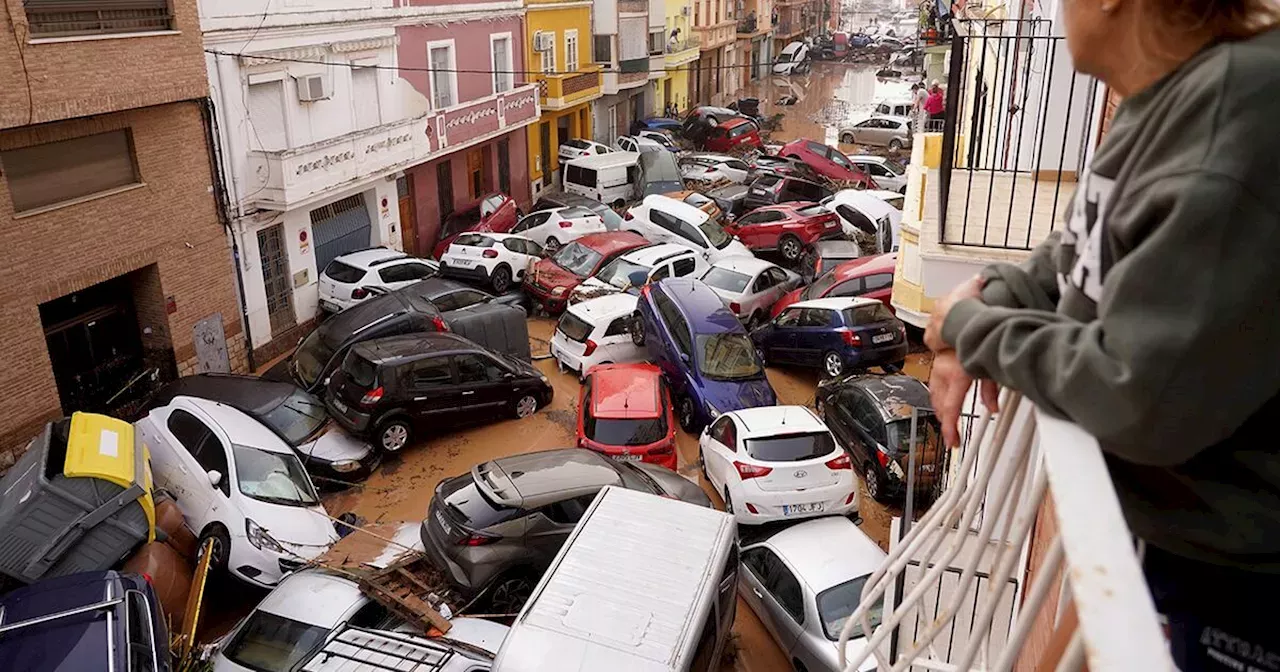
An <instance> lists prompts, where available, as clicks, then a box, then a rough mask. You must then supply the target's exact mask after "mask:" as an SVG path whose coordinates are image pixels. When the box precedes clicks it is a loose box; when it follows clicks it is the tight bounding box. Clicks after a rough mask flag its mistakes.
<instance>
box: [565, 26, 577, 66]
mask: <svg viewBox="0 0 1280 672" xmlns="http://www.w3.org/2000/svg"><path fill="white" fill-rule="evenodd" d="M564 69H565V72H577V71H578V31H577V29H574V30H566V31H564Z"/></svg>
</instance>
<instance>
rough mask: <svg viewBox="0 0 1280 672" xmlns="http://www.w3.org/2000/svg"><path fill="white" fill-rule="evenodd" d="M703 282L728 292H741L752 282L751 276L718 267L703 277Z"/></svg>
mask: <svg viewBox="0 0 1280 672" xmlns="http://www.w3.org/2000/svg"><path fill="white" fill-rule="evenodd" d="M702 281H703V282H705V283H707V284H708V285H711V286H712V287H715V288H716V289H723V290H725V291H726V292H741V291H743V290H744V289H746V288H747V283H749V282H751V276H749V275H744V274H742V273H738V272H737V271H731V270H729V269H727V268H720V267H719V266H716V267H714V268H712V269H711V270H709V271H707V274H706V275H704V276H702Z"/></svg>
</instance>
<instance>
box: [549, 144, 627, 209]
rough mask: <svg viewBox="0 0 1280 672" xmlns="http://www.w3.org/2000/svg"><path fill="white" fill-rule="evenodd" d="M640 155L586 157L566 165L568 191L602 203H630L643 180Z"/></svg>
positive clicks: (610, 153) (609, 154)
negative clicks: (628, 200) (641, 178)
mask: <svg viewBox="0 0 1280 672" xmlns="http://www.w3.org/2000/svg"><path fill="white" fill-rule="evenodd" d="M639 161H640V155H639V154H637V153H635V152H609V153H608V154H600V155H595V156H584V157H582V158H580V159H574V160H572V161H569V162H567V163H565V164H564V190H565V191H567V192H569V193H571V194H578V195H580V196H586V197H587V198H594V199H596V200H597V201H600V202H601V203H608V204H610V205H614V204H616V203H618V202H619V201H621V202H623V203H626V202H627V199H629V198H631V195H632V194H633V193H635V185H636V184H637V183H638V182H639V180H640V167H639V166H638V165H637V164H638V163H639Z"/></svg>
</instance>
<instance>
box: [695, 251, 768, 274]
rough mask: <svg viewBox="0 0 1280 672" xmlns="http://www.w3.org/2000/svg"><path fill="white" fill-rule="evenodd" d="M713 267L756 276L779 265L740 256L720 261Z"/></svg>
mask: <svg viewBox="0 0 1280 672" xmlns="http://www.w3.org/2000/svg"><path fill="white" fill-rule="evenodd" d="M711 266H712V267H713V268H723V269H727V270H730V271H737V272H738V273H747V274H749V275H755V274H757V273H760V272H761V271H764V270H766V269H770V268H773V267H774V266H777V264H775V263H773V262H770V261H765V260H764V259H760V258H757V257H747V256H743V255H739V256H735V257H725V258H724V259H719V260H717V261H716V262H715V263H714V264H711Z"/></svg>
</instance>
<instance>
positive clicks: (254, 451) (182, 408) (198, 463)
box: [135, 396, 338, 588]
mask: <svg viewBox="0 0 1280 672" xmlns="http://www.w3.org/2000/svg"><path fill="white" fill-rule="evenodd" d="M135 427H136V428H137V430H138V432H139V434H140V435H141V436H142V441H143V442H145V443H146V445H147V446H148V447H149V448H150V449H151V466H152V470H153V472H154V474H155V483H156V487H158V488H163V489H165V490H167V491H169V492H170V493H172V494H173V497H174V500H176V501H177V503H178V508H179V509H181V510H182V517H183V518H184V519H186V522H187V526H188V527H190V528H191V529H192V530H196V531H198V533H199V535H200V541H201V543H202V544H203V543H204V541H205V540H206V539H213V540H214V544H213V561H212V562H213V566H214V567H215V568H216V569H218V570H222V569H226V570H228V571H230V572H231V574H233V575H234V576H236V577H238V578H240V579H243V580H245V581H247V582H249V583H252V584H255V585H259V586H264V587H267V588H270V587H272V586H275V585H276V584H277V583H279V582H280V577H281V576H283V575H284V574H286V573H288V572H289V571H291V570H293V569H297V568H299V567H301V566H303V565H304V564H306V563H307V561H309V560H311V559H312V558H315V557H316V556H318V555H320V554H321V553H323V552H324V551H325V549H327V548H329V546H330V545H331V544H332V543H333V542H334V541H336V540H337V539H338V535H337V532H336V531H335V530H334V527H333V522H332V521H330V520H329V516H328V515H327V514H326V513H325V510H324V507H323V506H321V505H320V498H319V497H318V496H317V495H316V489H315V487H314V486H313V485H312V484H311V478H310V477H308V476H307V472H306V471H305V470H304V469H303V468H302V461H301V460H299V459H298V455H297V454H296V453H295V452H294V451H293V449H292V448H290V447H289V445H288V444H286V443H285V442H284V441H283V440H282V439H280V437H279V436H277V435H276V433H275V432H273V431H271V430H270V429H267V428H266V427H265V426H264V425H262V424H260V423H259V422H258V421H256V420H254V419H253V418H251V417H249V416H248V415H245V414H244V413H242V412H240V411H238V410H236V409H234V408H232V407H230V406H227V405H225V404H220V403H218V402H216V401H209V400H207V399H197V398H195V397H185V396H177V397H174V398H173V400H172V401H170V402H169V403H168V404H167V405H165V406H161V407H159V408H156V409H154V410H152V411H151V412H150V413H148V414H147V416H146V417H144V418H142V419H141V420H139V421H138V422H137V423H135Z"/></svg>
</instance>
